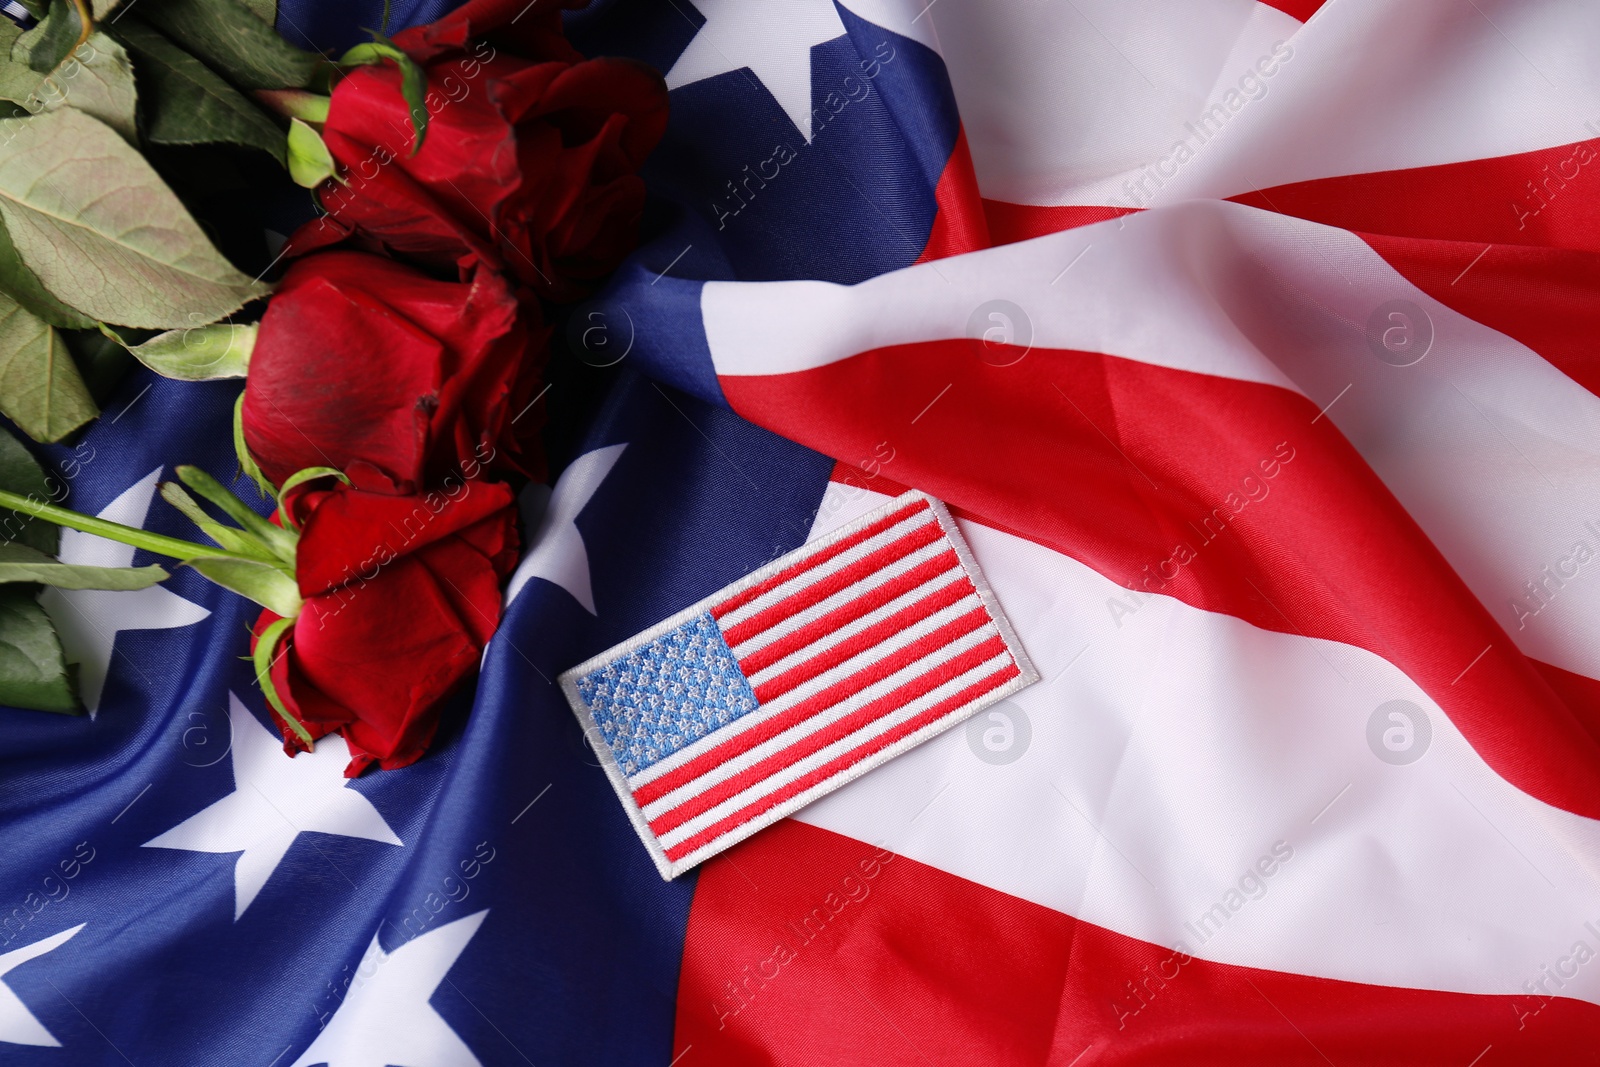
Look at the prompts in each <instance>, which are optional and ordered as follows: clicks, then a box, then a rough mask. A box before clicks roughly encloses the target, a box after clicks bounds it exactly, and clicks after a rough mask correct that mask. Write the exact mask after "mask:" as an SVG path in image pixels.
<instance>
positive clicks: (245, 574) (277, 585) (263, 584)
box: [189, 556, 302, 619]
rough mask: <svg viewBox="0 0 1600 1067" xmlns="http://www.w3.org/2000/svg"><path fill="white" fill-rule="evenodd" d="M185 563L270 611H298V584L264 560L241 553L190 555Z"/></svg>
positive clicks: (287, 613)
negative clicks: (249, 557) (223, 555)
mask: <svg viewBox="0 0 1600 1067" xmlns="http://www.w3.org/2000/svg"><path fill="white" fill-rule="evenodd" d="M189 566H191V567H193V568H194V569H195V570H197V571H199V572H200V573H201V574H203V575H204V576H205V577H207V578H209V579H211V580H212V581H213V582H216V583H217V584H218V585H220V586H222V588H224V589H231V590H233V591H234V592H235V593H238V594H239V595H240V596H242V597H245V598H246V599H248V600H254V601H255V602H256V603H257V604H260V605H261V606H262V607H264V608H266V609H267V610H268V611H270V612H272V613H273V614H274V615H282V616H283V617H284V618H286V619H292V618H294V617H295V616H297V615H299V614H300V608H301V606H302V602H301V600H300V587H299V586H298V585H296V584H295V581H294V576H293V575H291V574H289V573H288V572H286V571H285V570H284V569H283V568H282V567H279V566H277V565H276V564H275V563H270V562H268V561H266V560H256V559H245V558H242V557H238V556H235V557H232V558H214V559H192V560H190V561H189Z"/></svg>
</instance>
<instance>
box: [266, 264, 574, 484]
mask: <svg viewBox="0 0 1600 1067" xmlns="http://www.w3.org/2000/svg"><path fill="white" fill-rule="evenodd" d="M536 315H537V309H535V308H532V307H529V308H525V309H521V310H519V307H518V303H517V301H516V299H515V298H514V296H513V295H512V293H511V291H510V290H509V289H508V288H507V286H506V283H505V282H504V281H503V280H501V279H500V278H499V277H498V276H497V275H496V274H495V273H494V272H492V271H487V270H481V271H478V272H476V273H475V274H474V275H473V277H472V280H471V281H470V282H448V281H437V280H435V279H433V278H429V277H427V276H426V275H423V274H421V273H419V272H417V271H415V270H413V269H411V268H410V267H406V266H403V265H401V264H398V263H395V262H393V261H391V260H387V259H383V258H380V257H378V256H373V255H368V254H366V253H363V252H345V251H332V252H322V253H318V254H316V255H312V256H307V257H306V258H304V259H301V260H298V261H297V262H296V263H295V264H294V265H293V266H292V267H290V268H289V271H288V273H287V274H286V275H285V276H284V279H283V281H282V282H281V283H280V284H279V286H278V290H277V292H276V293H275V294H274V296H273V298H272V299H271V301H269V302H268V304H267V311H266V314H265V316H263V317H262V320H261V332H260V334H259V335H258V336H257V339H256V345H255V349H254V351H253V352H252V353H251V356H250V373H249V377H248V379H247V381H246V386H245V394H244V411H243V422H244V436H245V442H246V443H247V444H248V445H249V447H250V451H251V453H252V454H253V455H254V456H255V458H256V461H257V462H258V463H259V464H260V466H261V469H262V472H263V473H264V474H266V476H267V477H268V478H270V479H272V481H273V482H275V483H278V484H282V482H283V480H284V479H285V478H287V477H288V476H289V475H290V474H292V473H294V472H295V471H297V470H301V469H302V468H305V467H335V468H338V469H339V470H344V471H347V472H354V471H356V470H357V469H358V468H360V467H361V466H363V465H364V466H367V467H371V468H373V469H375V470H376V471H378V472H381V473H382V474H383V475H384V476H385V477H386V478H387V479H388V480H389V481H390V482H392V483H393V484H394V487H395V490H396V491H398V492H413V491H419V490H426V489H432V488H436V487H438V486H439V485H440V484H441V483H442V481H443V480H444V479H445V478H447V477H450V476H451V475H452V474H453V475H454V476H455V477H457V478H461V477H465V478H468V479H471V478H475V477H477V475H478V468H479V467H481V466H482V465H483V464H486V463H490V462H491V461H493V463H494V464H495V465H496V466H509V467H511V468H512V469H517V470H521V471H522V472H523V473H527V474H530V475H535V476H537V475H539V474H541V473H542V470H541V469H539V468H540V464H539V462H538V460H537V459H536V458H535V459H530V458H528V455H533V456H536V455H537V452H536V451H535V450H534V449H531V448H530V449H528V450H527V453H528V454H527V455H525V454H524V451H523V450H522V449H521V448H519V446H518V443H517V439H516V437H515V436H514V435H513V433H512V431H513V430H514V431H516V433H517V434H520V435H521V436H522V437H523V439H529V438H530V437H531V431H534V430H536V429H537V419H536V418H535V417H533V416H532V415H529V416H527V417H523V418H519V414H520V413H522V412H524V411H525V410H526V406H527V404H528V402H529V400H530V399H531V398H532V395H533V389H534V387H535V386H536V384H537V379H538V374H539V369H540V365H541V363H542V358H543V357H542V350H543V341H544V334H543V327H542V326H538V327H534V328H530V326H529V324H528V323H527V322H526V321H525V316H536ZM530 334H531V335H534V336H530ZM534 342H537V344H535V343H534ZM512 420H516V423H517V424H516V425H515V426H513V423H512Z"/></svg>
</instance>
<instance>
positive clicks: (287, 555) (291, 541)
mask: <svg viewBox="0 0 1600 1067" xmlns="http://www.w3.org/2000/svg"><path fill="white" fill-rule="evenodd" d="M178 477H179V478H180V479H182V481H183V484H184V485H187V486H188V487H189V488H190V489H193V490H194V491H195V492H197V493H199V494H200V495H201V496H203V497H205V498H206V499H207V500H209V501H210V502H211V503H212V504H214V505H215V506H216V507H218V508H220V509H221V510H222V512H223V514H225V515H227V516H228V518H230V519H232V520H233V521H234V522H236V523H238V524H239V526H240V527H241V528H243V529H244V531H245V532H246V533H248V534H249V535H250V536H252V537H254V538H255V539H256V540H257V541H259V542H261V544H263V545H265V546H266V548H267V550H268V551H270V552H271V553H272V554H273V555H274V556H276V557H277V558H278V559H280V560H282V561H283V562H284V563H286V564H288V566H289V567H290V569H293V567H294V555H295V548H296V546H298V545H299V544H300V538H299V537H298V536H297V535H296V534H295V532H294V531H293V530H285V529H284V528H283V527H282V526H274V525H273V524H272V523H270V522H268V521H267V520H266V519H264V518H262V517H261V516H260V515H257V514H256V513H255V512H254V511H251V510H250V507H249V505H247V504H246V503H245V502H244V501H242V500H240V499H239V498H238V497H236V496H234V495H233V494H232V493H231V492H229V491H228V488H227V486H225V485H223V484H222V483H221V482H219V481H217V480H216V479H215V478H213V477H211V475H209V474H207V473H206V472H205V471H203V470H201V469H200V468H199V467H191V466H188V465H187V464H185V465H183V466H180V467H179V468H178Z"/></svg>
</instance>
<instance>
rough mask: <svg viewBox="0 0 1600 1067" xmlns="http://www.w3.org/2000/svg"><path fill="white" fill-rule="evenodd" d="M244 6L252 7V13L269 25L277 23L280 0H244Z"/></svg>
mask: <svg viewBox="0 0 1600 1067" xmlns="http://www.w3.org/2000/svg"><path fill="white" fill-rule="evenodd" d="M244 6H245V7H247V8H249V9H250V14H252V15H254V16H255V17H256V18H258V19H260V20H261V21H262V22H265V23H266V24H267V25H268V26H273V25H276V24H277V21H278V0H244Z"/></svg>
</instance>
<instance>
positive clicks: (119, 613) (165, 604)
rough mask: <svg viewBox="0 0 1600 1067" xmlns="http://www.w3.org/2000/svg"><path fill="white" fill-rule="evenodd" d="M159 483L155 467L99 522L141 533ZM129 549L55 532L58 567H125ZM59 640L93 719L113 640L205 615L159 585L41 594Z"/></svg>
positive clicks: (206, 613)
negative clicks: (75, 669)
mask: <svg viewBox="0 0 1600 1067" xmlns="http://www.w3.org/2000/svg"><path fill="white" fill-rule="evenodd" d="M160 478H161V468H160V467H157V468H156V469H155V470H153V471H151V472H150V473H149V474H147V475H145V477H143V478H141V479H140V480H139V481H137V482H135V483H133V485H131V486H129V487H128V488H127V489H125V490H123V492H122V494H121V495H120V496H118V497H117V498H116V499H115V500H113V501H112V502H111V503H109V504H107V505H106V506H105V507H104V508H102V509H101V510H100V518H102V519H109V520H110V521H112V522H120V523H122V525H124V526H137V527H139V528H141V529H143V528H144V521H145V518H146V517H147V516H148V515H149V513H150V501H151V499H152V498H153V497H154V496H155V492H156V482H157V481H159V480H160ZM133 551H134V550H133V546H132V545H124V544H121V543H119V542H117V541H108V540H106V539H105V538H104V537H96V536H95V535H94V534H86V533H83V532H81V531H79V530H65V529H64V530H62V531H61V552H60V558H61V562H62V563H71V564H74V565H77V566H82V567H131V566H133ZM39 603H40V604H41V605H42V606H43V607H44V610H45V612H46V614H48V615H49V616H50V620H51V621H52V622H54V623H55V624H56V630H57V632H58V633H60V635H61V647H62V648H63V649H64V650H65V651H66V654H67V659H68V661H69V662H73V663H76V664H78V692H79V694H80V695H81V696H82V697H83V704H84V707H86V708H88V709H89V716H90V718H93V717H94V715H95V713H96V712H98V711H99V710H100V694H101V693H102V692H103V691H104V689H105V684H106V671H107V669H108V668H109V667H110V665H111V653H112V650H113V647H114V646H115V642H116V639H117V634H118V633H120V632H121V631H123V630H170V629H174V628H176V627H179V626H193V625H194V624H195V623H197V622H199V621H201V620H202V619H204V618H206V617H207V616H209V615H210V614H211V612H210V611H209V610H207V609H206V608H203V607H201V606H200V605H199V604H195V603H192V602H190V601H188V600H185V599H183V597H181V596H179V595H178V594H176V593H174V592H172V591H171V590H170V589H167V588H165V587H164V586H160V585H152V586H150V587H149V588H148V589H136V590H132V591H123V592H114V591H111V590H105V589H46V590H45V591H44V592H43V593H42V594H41V595H40V597H39Z"/></svg>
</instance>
